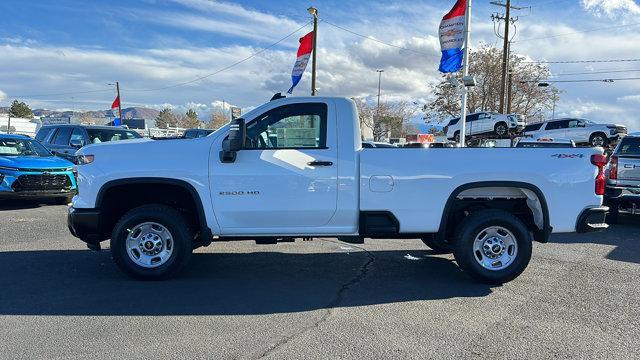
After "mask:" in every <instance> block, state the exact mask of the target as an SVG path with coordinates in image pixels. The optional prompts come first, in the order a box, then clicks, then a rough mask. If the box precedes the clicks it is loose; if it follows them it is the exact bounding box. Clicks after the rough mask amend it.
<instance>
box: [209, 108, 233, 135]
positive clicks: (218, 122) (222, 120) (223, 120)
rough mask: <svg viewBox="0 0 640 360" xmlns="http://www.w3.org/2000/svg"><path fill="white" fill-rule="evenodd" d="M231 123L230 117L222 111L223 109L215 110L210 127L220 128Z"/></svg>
mask: <svg viewBox="0 0 640 360" xmlns="http://www.w3.org/2000/svg"><path fill="white" fill-rule="evenodd" d="M228 123H229V118H228V117H227V116H226V115H225V114H224V113H223V112H222V110H215V111H213V113H211V121H209V128H211V129H214V130H215V129H219V128H221V127H223V126H224V125H226V124H228Z"/></svg>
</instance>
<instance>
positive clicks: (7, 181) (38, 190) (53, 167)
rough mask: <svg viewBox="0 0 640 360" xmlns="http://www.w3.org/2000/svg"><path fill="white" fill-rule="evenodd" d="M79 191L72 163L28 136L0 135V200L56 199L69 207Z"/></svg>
mask: <svg viewBox="0 0 640 360" xmlns="http://www.w3.org/2000/svg"><path fill="white" fill-rule="evenodd" d="M76 192H77V186H76V179H75V176H74V173H73V164H72V163H71V162H69V161H67V160H64V159H61V158H59V157H56V156H53V154H51V152H49V150H47V149H46V148H45V147H44V146H42V145H41V144H40V143H39V142H37V141H36V140H32V139H30V138H28V137H26V136H22V135H6V134H0V199H7V198H53V199H55V200H56V202H57V203H60V204H66V203H69V202H70V201H71V198H72V197H73V195H75V193H76Z"/></svg>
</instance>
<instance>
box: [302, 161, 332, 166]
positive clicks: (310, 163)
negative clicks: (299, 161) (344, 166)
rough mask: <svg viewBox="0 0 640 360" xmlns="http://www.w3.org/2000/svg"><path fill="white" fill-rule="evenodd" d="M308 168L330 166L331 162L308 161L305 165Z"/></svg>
mask: <svg viewBox="0 0 640 360" xmlns="http://www.w3.org/2000/svg"><path fill="white" fill-rule="evenodd" d="M307 165H309V166H331V165H333V162H331V161H309V162H308V163H307Z"/></svg>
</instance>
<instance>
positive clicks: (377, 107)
mask: <svg viewBox="0 0 640 360" xmlns="http://www.w3.org/2000/svg"><path fill="white" fill-rule="evenodd" d="M376 72H377V73H378V105H376V118H375V121H374V122H373V128H374V129H375V128H376V125H377V124H378V121H379V119H380V89H381V88H382V87H381V84H382V73H383V72H384V70H382V69H377V70H376ZM374 140H378V139H375V137H374Z"/></svg>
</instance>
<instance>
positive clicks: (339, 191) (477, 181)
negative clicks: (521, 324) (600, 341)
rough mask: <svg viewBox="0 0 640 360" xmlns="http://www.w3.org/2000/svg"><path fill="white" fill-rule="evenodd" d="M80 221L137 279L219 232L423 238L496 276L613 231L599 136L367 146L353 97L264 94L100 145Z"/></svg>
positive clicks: (89, 149)
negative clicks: (593, 141)
mask: <svg viewBox="0 0 640 360" xmlns="http://www.w3.org/2000/svg"><path fill="white" fill-rule="evenodd" d="M78 155H79V157H78V161H79V163H80V165H78V183H79V194H78V195H77V196H76V197H75V198H74V199H73V203H72V206H71V207H70V208H69V214H68V224H69V229H70V230H71V232H72V233H73V234H74V235H75V236H77V237H78V238H80V239H81V240H82V241H84V242H86V243H87V245H88V247H89V248H91V249H95V250H99V249H100V243H101V242H102V241H104V240H107V239H111V243H110V249H111V252H112V254H113V258H114V260H115V262H116V264H117V265H118V266H119V267H120V268H121V269H122V270H123V271H125V272H126V273H128V274H129V275H132V276H134V277H137V278H147V279H148V278H165V277H168V276H170V275H173V274H174V273H176V272H177V271H178V270H179V269H180V268H181V267H182V266H183V265H184V264H185V263H186V262H187V261H188V259H189V257H190V256H191V252H192V250H193V249H194V248H196V247H199V246H207V245H209V244H210V243H211V242H212V241H225V240H238V239H253V240H256V242H276V241H277V240H279V239H291V238H295V237H304V238H312V237H336V238H339V239H341V240H343V241H347V242H362V241H363V239H364V238H372V239H388V238H421V239H422V240H423V241H424V242H425V243H427V244H428V245H430V246H431V247H433V248H435V249H438V250H447V249H450V251H452V252H453V254H454V257H455V259H456V261H457V263H458V265H459V266H460V267H461V268H462V269H463V270H464V271H465V272H467V273H468V274H469V275H471V276H472V277H474V278H476V279H478V280H480V281H484V282H489V283H501V282H506V281H510V280H512V279H514V278H515V277H517V276H518V275H519V274H520V273H522V271H524V269H525V267H526V266H527V264H528V263H529V259H530V257H531V252H532V241H533V240H535V241H539V242H543V243H544V242H546V241H547V240H548V238H549V236H550V234H551V233H552V232H575V231H592V230H601V229H604V228H606V227H607V225H606V223H605V222H604V218H605V214H606V211H607V210H608V209H607V208H606V207H604V206H602V194H603V193H604V185H605V181H606V179H605V177H604V173H603V167H604V166H605V165H606V158H605V157H604V156H603V155H602V150H601V149H554V148H550V149H508V148H507V149H498V148H496V149H471V148H445V149H424V148H384V149H363V148H362V146H361V141H360V129H359V121H358V114H357V112H356V107H355V106H354V103H353V102H352V101H351V100H349V99H344V98H329V97H312V98H305V97H294V98H286V99H278V100H274V101H271V102H269V103H266V104H264V105H262V106H260V107H258V108H256V109H254V110H252V111H251V112H249V113H247V114H246V115H245V117H244V119H238V120H235V121H233V122H231V123H230V124H228V125H226V126H224V127H222V128H221V129H219V130H217V131H216V132H214V133H213V134H211V135H209V136H207V137H203V138H199V139H193V140H190V141H184V140H167V141H153V140H149V139H141V140H131V141H126V142H113V143H105V144H99V145H89V146H86V147H84V148H82V149H81V150H80V151H79V153H78Z"/></svg>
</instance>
